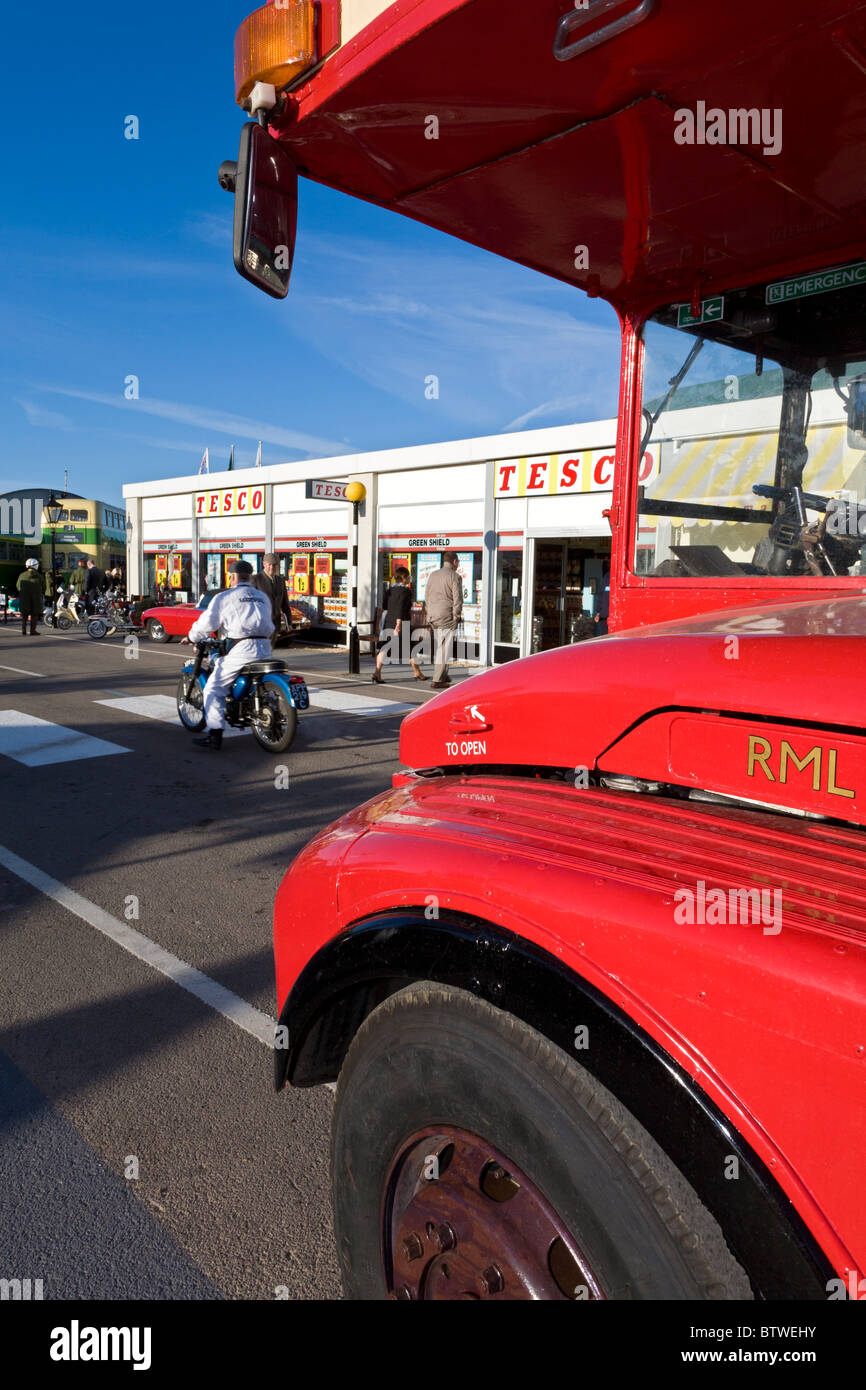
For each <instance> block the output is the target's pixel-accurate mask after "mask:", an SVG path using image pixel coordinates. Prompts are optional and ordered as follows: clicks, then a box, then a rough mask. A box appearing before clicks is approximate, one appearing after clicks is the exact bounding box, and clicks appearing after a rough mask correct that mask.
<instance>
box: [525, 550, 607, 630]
mask: <svg viewBox="0 0 866 1390" xmlns="http://www.w3.org/2000/svg"><path fill="white" fill-rule="evenodd" d="M609 570H610V541H609V540H607V539H605V538H604V537H598V536H592V537H586V538H585V539H581V538H580V537H573V536H571V537H562V538H561V539H560V538H558V537H557V538H555V539H548V538H547V537H545V538H544V539H543V540H536V542H535V572H534V574H533V606H532V626H531V629H530V651H531V652H546V651H549V650H550V648H551V647H563V646H566V645H567V644H568V643H570V642H579V641H582V640H583V638H584V637H586V636H596V635H597V634H598V624H595V622H594V619H595V617H596V615H597V614H598V613H599V605H600V603H601V601H602V595H603V592H604V588H605V583H606V578H605V576H606V574H607V573H609ZM603 611H604V610H603V606H602V613H603ZM587 617H588V619H589V622H588V621H587ZM590 622H592V623H593V627H592V628H590V626H589V623H590ZM603 630H604V629H603Z"/></svg>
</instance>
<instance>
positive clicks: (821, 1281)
mask: <svg viewBox="0 0 866 1390" xmlns="http://www.w3.org/2000/svg"><path fill="white" fill-rule="evenodd" d="M568 8H569V7H568V5H567V4H566V3H565V0H543V3H539V4H534V5H532V6H526V5H503V4H502V3H501V0H472V3H467V2H466V0H415V2H414V3H412V0H409V3H406V4H400V5H395V6H392V7H390V8H389V9H388V10H386V11H385V12H384V13H383V14H382V15H380V17H379V18H378V19H377V20H375V21H374V22H373V23H371V24H370V25H368V26H367V28H366V29H364V30H362V31H361V33H360V34H358V35H357V36H356V37H355V38H354V39H352V40H351V41H350V42H348V43H347V44H345V45H344V47H343V48H342V49H340V50H339V51H338V52H337V53H336V54H335V55H334V56H333V57H332V58H331V59H329V60H328V61H327V62H326V63H325V65H324V66H323V67H322V68H321V69H320V70H319V71H318V72H316V73H315V75H314V76H313V77H311V78H310V79H309V80H307V81H301V82H299V83H298V84H297V85H296V86H295V87H294V89H293V90H291V91H289V92H288V94H287V97H286V103H285V107H284V109H283V110H282V111H281V112H280V113H279V114H275V115H274V116H273V117H272V118H271V132H272V134H274V135H275V136H277V137H278V138H279V139H280V140H282V141H284V142H285V143H286V145H287V146H288V148H289V149H290V152H291V154H292V157H293V159H294V161H295V162H296V163H297V166H298V169H299V171H300V172H301V173H302V174H303V175H305V176H307V177H309V178H312V179H315V180H318V181H320V182H322V183H326V184H329V185H331V186H333V187H336V188H339V189H343V190H345V191H347V192H349V193H351V194H353V195H355V196H357V197H360V198H364V199H367V200H368V201H371V202H374V203H377V204H380V205H381V206H384V207H388V208H392V209H394V210H395V211H399V212H401V213H403V214H405V215H407V216H410V217H413V218H416V219H418V220H420V221H423V222H425V223H427V224H429V225H431V226H434V227H438V228H441V229H442V230H445V231H447V232H449V233H451V234H453V235H456V236H458V237H461V238H463V239H464V240H466V241H469V242H472V243H474V244H476V245H478V246H481V247H484V248H486V249H488V250H490V251H493V252H496V253H498V254H500V255H504V256H507V257H508V258H510V259H513V260H516V261H519V262H521V263H522V264H524V265H527V266H532V267H533V268H535V269H538V270H540V271H542V272H543V273H545V274H548V275H552V276H555V277H557V278H559V279H561V280H563V281H567V282H569V283H573V284H574V285H575V286H578V287H580V288H582V289H584V290H585V291H587V292H588V293H589V294H592V295H600V296H602V297H604V298H605V299H607V300H608V301H609V302H610V303H611V304H612V305H613V307H614V308H615V309H616V310H617V312H618V314H619V316H620V320H621V323H622V329H623V336H622V375H621V393H620V411H619V433H618V443H617V467H616V475H615V490H614V498H613V507H612V518H611V520H612V529H613V567H612V582H611V628H612V630H616V635H614V636H611V637H610V638H607V639H602V640H600V641H597V642H593V643H587V644H583V645H582V646H580V647H575V648H566V649H562V650H559V651H553V652H548V653H544V654H542V655H540V656H534V657H530V658H527V659H525V660H523V661H519V662H514V663H511V664H509V665H508V666H506V667H504V668H499V669H497V670H495V671H492V672H488V673H484V674H482V675H479V676H477V677H475V678H474V679H473V680H472V681H471V682H470V683H469V684H464V685H463V686H462V687H461V688H460V689H459V690H454V691H448V692H445V693H443V694H441V695H439V696H438V697H437V698H436V699H434V700H433V701H432V702H430V703H429V704H428V705H426V706H425V707H424V708H423V709H421V710H419V711H418V712H417V713H415V714H413V715H411V716H410V717H409V718H408V719H407V720H405V722H404V725H403V728H402V732H401V741H400V752H401V760H402V762H403V763H404V764H405V766H406V769H407V771H406V772H405V773H403V774H400V775H398V777H397V778H395V786H394V787H393V788H392V789H391V790H390V791H388V792H385V793H383V794H382V795H381V796H379V797H377V798H375V799H374V800H372V801H370V802H368V803H366V804H365V805H364V806H361V807H359V808H358V810H356V811H355V812H353V813H352V814H351V815H350V816H347V817H344V818H343V819H342V820H340V821H338V822H336V823H335V824H334V825H333V826H330V827H329V828H328V829H327V830H325V831H324V832H322V833H321V834H320V835H318V836H317V837H316V839H315V840H314V841H312V843H311V844H310V845H309V846H308V847H307V848H306V849H305V850H304V851H303V852H302V854H301V855H300V856H299V857H298V859H297V860H296V861H295V863H294V864H293V865H292V867H291V869H290V871H289V873H288V874H287V875H286V877H285V879H284V881H283V883H282V885H281V888H280V890H279V893H278V896H277V901H276V908H275V951H276V964H277V991H278V1003H279V1006H280V1009H281V1010H282V1014H281V1018H282V1021H283V1022H285V1023H286V1024H287V1026H288V1029H289V1036H290V1045H289V1048H288V1049H287V1050H285V1051H283V1052H282V1053H279V1052H278V1054H277V1080H278V1084H279V1085H282V1084H283V1083H284V1081H285V1080H286V1079H289V1080H291V1081H292V1082H294V1083H295V1084H312V1083H315V1082H318V1081H322V1080H326V1079H332V1078H334V1077H336V1075H337V1074H338V1072H339V1069H340V1063H341V1059H342V1057H343V1055H344V1054H345V1050H346V1048H347V1046H348V1045H349V1042H350V1041H351V1038H352V1036H353V1034H354V1032H355V1031H356V1029H357V1027H358V1026H359V1024H360V1022H361V1021H362V1020H363V1018H364V1017H365V1016H366V1014H367V1013H368V1012H369V1011H370V1009H372V1008H373V1007H375V1005H376V1003H377V1002H379V1001H380V1000H381V999H382V998H384V997H385V996H386V995H387V994H388V993H389V992H391V991H392V990H394V989H399V988H400V987H401V986H402V984H403V983H405V982H406V981H411V980H418V979H422V980H423V979H433V980H440V981H444V982H449V981H450V982H455V983H459V984H461V985H462V986H463V987H465V988H469V989H472V990H473V991H474V992H476V993H477V994H479V995H481V996H482V997H484V998H486V999H488V1000H489V1001H490V1002H491V1003H493V1004H495V1005H497V1007H500V1008H503V1009H506V1010H509V1011H511V1012H513V1013H515V1014H517V1015H519V1016H520V1017H522V1018H523V1019H524V1020H526V1021H527V1022H529V1023H531V1024H532V1026H534V1027H536V1028H538V1029H539V1031H542V1032H544V1033H545V1034H546V1035H547V1036H548V1037H549V1038H551V1039H552V1040H553V1041H554V1042H557V1043H558V1044H559V1045H560V1046H562V1047H563V1048H565V1049H566V1050H567V1048H568V1031H569V1028H572V1027H573V1019H574V1017H575V1014H574V1012H573V1009H572V1003H573V1000H574V999H578V998H579V1000H580V1001H581V1002H580V1007H581V1008H585V1009H590V1008H591V1009H593V1010H595V1011H596V1013H595V1014H593V1017H594V1018H595V1017H596V1015H597V1017H598V1019H599V1020H600V1023H599V1026H600V1027H604V1028H607V1029H608V1032H607V1033H606V1034H605V1037H606V1038H609V1039H610V1042H611V1048H610V1056H609V1057H608V1058H607V1059H605V1060H604V1061H603V1062H602V1063H601V1064H600V1065H601V1066H602V1067H609V1070H608V1071H607V1072H606V1073H605V1074H604V1075H603V1079H604V1080H605V1083H606V1084H608V1085H609V1087H610V1089H611V1090H613V1091H614V1093H615V1094H617V1095H618V1096H619V1097H620V1098H621V1099H622V1100H623V1102H624V1103H625V1104H626V1105H627V1106H628V1107H629V1108H630V1109H631V1110H632V1111H633V1113H634V1114H636V1115H637V1117H638V1118H639V1119H640V1120H641V1122H642V1123H643V1124H644V1125H645V1126H646V1127H647V1128H648V1129H649V1130H650V1132H651V1133H652V1134H653V1135H654V1136H655V1137H656V1138H657V1139H658V1142H659V1143H660V1144H661V1145H662V1147H664V1148H665V1149H666V1151H667V1152H669V1153H670V1154H671V1156H672V1158H673V1159H674V1161H675V1162H676V1163H677V1164H678V1165H679V1166H680V1168H681V1169H682V1171H683V1172H684V1173H685V1174H686V1176H687V1177H688V1178H689V1180H690V1181H691V1182H692V1184H693V1186H694V1187H695V1189H696V1190H697V1191H698V1193H699V1195H700V1197H701V1199H702V1200H703V1201H705V1202H706V1204H707V1205H708V1207H709V1208H710V1209H711V1210H712V1211H713V1212H714V1214H715V1215H716V1216H717V1218H718V1220H719V1221H720V1224H721V1225H722V1228H723V1230H724V1231H725V1234H726V1238H727V1239H728V1241H729V1244H730V1245H731V1248H732V1249H733V1250H734V1252H735V1253H736V1254H737V1257H738V1258H739V1259H741V1261H742V1263H743V1264H744V1266H745V1268H746V1269H747V1270H748V1272H749V1275H750V1277H751V1279H752V1281H753V1286H754V1287H755V1288H756V1290H757V1291H758V1292H759V1295H760V1296H764V1297H793V1296H807V1297H816V1298H820V1297H826V1296H827V1294H826V1292H822V1287H826V1279H827V1277H828V1275H829V1274H831V1273H832V1272H833V1271H835V1273H836V1274H837V1275H838V1276H840V1277H841V1278H842V1279H843V1280H845V1281H846V1288H849V1289H853V1290H854V1291H856V1289H857V1287H858V1284H857V1280H858V1279H859V1278H860V1277H861V1275H862V1272H863V1271H864V1269H866V1203H864V1200H863V1196H862V1191H861V1183H860V1180H859V1166H858V1163H857V1156H858V1155H859V1154H860V1153H861V1152H862V1150H863V1144H864V1137H866V1136H864V1127H863V1118H862V1117H863V1096H864V1070H863V1069H864V1067H866V1000H864V980H866V975H864V965H866V913H864V910H863V900H862V884H863V881H864V870H866V845H864V840H863V833H862V829H861V827H862V825H863V822H864V815H866V779H864V775H863V774H864V772H866V729H864V721H863V714H862V710H863V691H864V688H866V686H864V679H866V642H864V638H866V627H864V623H866V619H864V611H866V600H863V599H861V598H860V597H859V595H860V594H861V593H862V590H863V587H864V584H863V580H862V579H858V578H855V577H850V578H849V577H843V578H834V577H815V578H799V579H797V580H796V581H795V582H791V581H790V580H786V579H784V578H772V577H765V576H762V575H755V576H752V575H749V576H746V575H743V577H741V578H733V579H731V578H724V579H710V578H707V579H701V580H696V579H677V580H676V581H670V580H665V579H663V578H649V577H646V576H641V575H638V574H636V573H634V572H633V570H632V567H631V553H632V547H633V541H632V537H633V536H634V533H635V523H636V506H637V482H636V477H635V463H636V460H637V458H638V453H639V442H640V435H641V410H640V404H641V400H642V379H641V378H642V346H641V340H640V331H641V327H642V324H643V322H644V319H645V317H646V315H647V314H648V312H650V311H651V310H652V309H654V308H656V307H657V306H659V305H661V304H663V303H671V302H675V301H678V300H682V301H685V302H686V303H691V304H696V303H699V302H700V301H701V299H702V298H705V297H706V296H707V295H708V294H712V293H717V292H721V291H724V290H725V289H726V288H734V287H737V286H742V285H748V284H750V283H752V282H754V281H757V280H759V279H765V278H769V277H781V276H784V275H787V274H789V273H795V272H800V271H805V270H808V269H811V268H817V267H823V266H829V265H834V264H836V263H841V262H844V261H847V260H853V259H856V258H858V257H862V256H863V255H864V250H863V246H864V242H863V238H862V232H861V230H860V229H862V225H863V223H862V214H863V212H864V210H866V184H864V181H863V176H862V169H863V152H864V148H866V103H864V101H863V99H862V83H863V77H864V73H866V4H863V3H860V2H859V0H827V3H826V4H824V5H823V6H821V7H820V9H818V8H816V7H815V6H814V5H813V4H812V3H806V0H765V3H763V4H761V5H760V6H756V5H754V4H753V3H747V0H731V4H729V5H728V6H727V7H726V8H725V10H724V13H723V14H722V13H721V12H720V11H718V9H717V8H715V7H712V6H710V5H698V4H696V3H695V0H663V2H662V3H661V4H660V5H659V6H657V7H656V8H655V11H654V12H653V13H652V15H651V16H650V18H649V19H648V20H647V22H646V23H642V24H637V25H636V26H635V27H633V28H631V29H629V30H627V31H626V32H624V33H622V34H621V35H619V36H618V37H617V38H616V39H615V40H613V41H612V42H611V43H609V44H600V45H599V46H597V47H596V48H594V49H591V50H590V51H588V52H587V53H586V54H585V55H584V56H582V57H581V58H580V61H579V63H568V62H563V63H561V64H556V63H551V61H550V54H551V42H552V39H553V34H554V32H555V29H556V26H557V24H558V22H559V21H560V20H561V19H562V17H563V15H564V14H565V13H566V12H567V10H568ZM628 8H629V6H628V4H627V3H625V0H624V5H623V9H624V10H626V9H628ZM708 90H711V92H712V99H713V100H714V101H715V102H716V103H717V104H718V105H719V106H731V107H735V106H736V107H741V106H748V107H769V108H774V109H775V108H778V109H780V110H781V111H782V112H783V113H784V119H785V142H784V147H783V149H782V151H781V152H780V153H779V154H778V156H776V157H774V158H769V157H766V156H764V155H762V154H761V153H760V152H757V153H756V152H755V151H754V150H745V149H742V148H731V147H729V146H721V147H706V146H701V147H695V148H692V149H690V150H688V151H687V152H686V153H685V154H684V157H683V158H682V159H678V160H677V161H672V160H671V159H670V149H671V143H672V123H673V120H674V113H675V111H676V110H677V109H679V108H683V107H689V108H695V106H696V104H697V103H698V102H699V101H700V100H701V99H703V98H704V97H705V96H706V94H707V91H708ZM816 112H819V113H820V123H817V122H816V114H815V113H816ZM431 113H433V114H436V115H437V116H438V118H439V139H438V140H435V141H434V140H425V139H424V138H423V130H424V122H425V118H426V117H428V116H429V115H430V114H431ZM831 165H832V176H831V174H830V172H828V170H829V168H830V166H831ZM577 243H580V244H585V245H588V246H590V247H591V255H590V264H589V267H588V269H586V270H576V269H575V264H574V248H575V245H576V244H577ZM323 273H324V274H325V275H326V273H327V271H326V268H325V269H324V271H323ZM577 368H578V364H576V369H577ZM662 624H664V625H662ZM638 629H640V630H638ZM731 643H733V644H734V645H733V646H731ZM783 745H784V747H783ZM452 750H456V751H452ZM785 759H786V760H787V761H785ZM581 773H587V774H589V776H590V778H591V779H592V780H594V781H595V782H596V783H598V781H599V780H600V779H602V778H606V779H607V781H608V785H606V786H599V785H591V786H588V785H586V784H585V783H584V782H582V781H581V780H580V775H579V774H581ZM618 777H622V778H626V779H629V783H630V786H629V789H625V788H624V789H622V790H619V789H617V786H616V780H615V779H616V778H618ZM642 791H644V792H645V793H646V794H640V793H641V792H642ZM693 793H698V794H699V795H701V796H706V797H711V798H712V797H715V798H716V803H715V804H713V803H712V802H711V801H710V802H709V803H708V802H704V803H703V804H702V803H701V802H699V801H695V800H693V799H686V796H687V794H693ZM724 797H730V798H735V799H738V800H739V801H740V802H741V803H742V802H756V803H759V806H758V807H752V808H749V807H748V806H746V805H743V804H740V805H739V806H732V805H730V804H721V803H722V798H724ZM773 808H778V810H777V811H774V810H773ZM781 810H786V811H791V810H793V811H798V812H800V816H799V818H796V817H792V816H789V815H782V814H779V813H778V811H781ZM814 818H817V819H814ZM822 818H829V819H822ZM695 884H699V885H701V884H702V885H703V886H704V889H703V890H702V891H704V890H705V891H706V892H710V891H711V890H712V889H715V888H720V889H722V890H723V893H727V892H729V891H730V890H732V889H733V890H737V889H743V888H744V889H754V890H757V891H758V892H762V891H763V892H766V893H768V894H776V893H778V894H779V895H780V896H779V898H778V899H775V898H774V899H773V901H774V902H775V901H779V902H781V905H782V906H781V913H782V915H781V927H780V929H779V930H778V931H776V930H774V925H775V923H774V922H773V923H771V922H770V921H769V920H768V921H767V922H766V923H764V925H761V924H760V923H759V924H752V925H749V926H744V925H735V924H732V923H726V922H723V921H717V922H716V923H712V924H711V923H710V922H709V920H708V921H707V922H706V923H704V924H702V925H695V924H692V923H689V922H687V921H684V922H678V921H677V919H676V914H675V911H674V905H675V902H676V894H677V890H678V888H680V887H682V886H683V885H691V886H694V885H695ZM433 903H435V914H434V915H433V919H432V920H431V912H430V905H431V904H433ZM563 972H564V975H563ZM569 988H571V989H572V991H573V994H572V995H571V996H569V993H568V991H569ZM570 999H571V1000H572V1002H569V1000H570ZM582 1016H583V1015H581V1014H579V1013H578V1014H577V1017H582ZM630 1049H631V1050H630ZM617 1058H620V1060H619V1061H618V1060H617ZM680 1106H682V1107H683V1108H682V1109H679V1108H678V1107H680ZM674 1116H675V1117H676V1118H675V1119H674V1118H672V1117H674ZM717 1144H721V1145H722V1148H721V1149H716V1148H714V1145H717ZM725 1144H727V1145H728V1146H729V1148H730V1151H731V1152H732V1153H737V1154H739V1155H740V1156H741V1159H742V1164H743V1169H742V1171H743V1174H745V1175H746V1177H745V1178H744V1181H743V1182H742V1183H741V1184H739V1185H738V1184H733V1183H731V1184H727V1187H726V1185H725V1184H724V1183H720V1182H719V1181H718V1180H717V1174H716V1167H715V1166H714V1165H715V1164H716V1159H717V1158H718V1155H719V1154H720V1153H724V1152H725V1149H724V1145H725ZM711 1153H712V1154H715V1155H716V1157H715V1158H713V1160H712V1162H711V1161H710V1160H709V1158H708V1157H707V1156H708V1155H710V1154H711ZM734 1189H736V1196H734V1191H733V1190H734ZM864 1288H866V1284H864Z"/></svg>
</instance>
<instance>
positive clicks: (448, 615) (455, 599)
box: [424, 550, 463, 690]
mask: <svg viewBox="0 0 866 1390" xmlns="http://www.w3.org/2000/svg"><path fill="white" fill-rule="evenodd" d="M459 564H460V557H459V555H458V554H457V551H456V550H446V551H445V552H444V554H443V556H442V565H441V568H440V569H438V570H435V571H434V572H433V574H431V576H430V578H429V579H428V580H427V590H426V592H425V594H424V605H425V607H426V609H427V621H428V623H429V624H430V626H431V627H432V629H433V638H434V641H435V644H436V646H435V652H434V656H433V679H432V681H431V682H430V688H431V690H445V689H446V687H447V686H449V685H450V684H451V678H450V676H449V675H448V663H449V661H450V660H451V647H452V644H453V642H454V634H455V632H456V631H457V625H458V623H459V622H460V617H461V614H462V613H463V582H462V580H461V578H460V575H459V574H458V573H457V566H458V565H459Z"/></svg>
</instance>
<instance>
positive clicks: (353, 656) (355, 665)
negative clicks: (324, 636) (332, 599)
mask: <svg viewBox="0 0 866 1390" xmlns="http://www.w3.org/2000/svg"><path fill="white" fill-rule="evenodd" d="M366 496H367V489H366V488H365V487H364V484H363V483H359V482H353V483H349V484H348V486H347V487H346V501H347V502H351V504H352V609H351V616H350V622H349V675H350V676H359V675H360V674H361V643H360V641H359V639H358V508H359V507H360V505H361V503H362V502H363V500H364V498H365V497H366Z"/></svg>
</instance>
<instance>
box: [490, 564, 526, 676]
mask: <svg viewBox="0 0 866 1390" xmlns="http://www.w3.org/2000/svg"><path fill="white" fill-rule="evenodd" d="M522 617H523V551H522V550H500V551H499V553H498V555H497V557H496V602H495V610H494V616H493V644H494V653H493V657H494V660H495V661H510V660H512V659H513V658H514V657H515V656H518V655H519V653H520V627H521V621H522ZM497 647H502V648H506V649H507V650H504V651H502V652H501V653H500V652H497V651H496V648H497Z"/></svg>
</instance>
